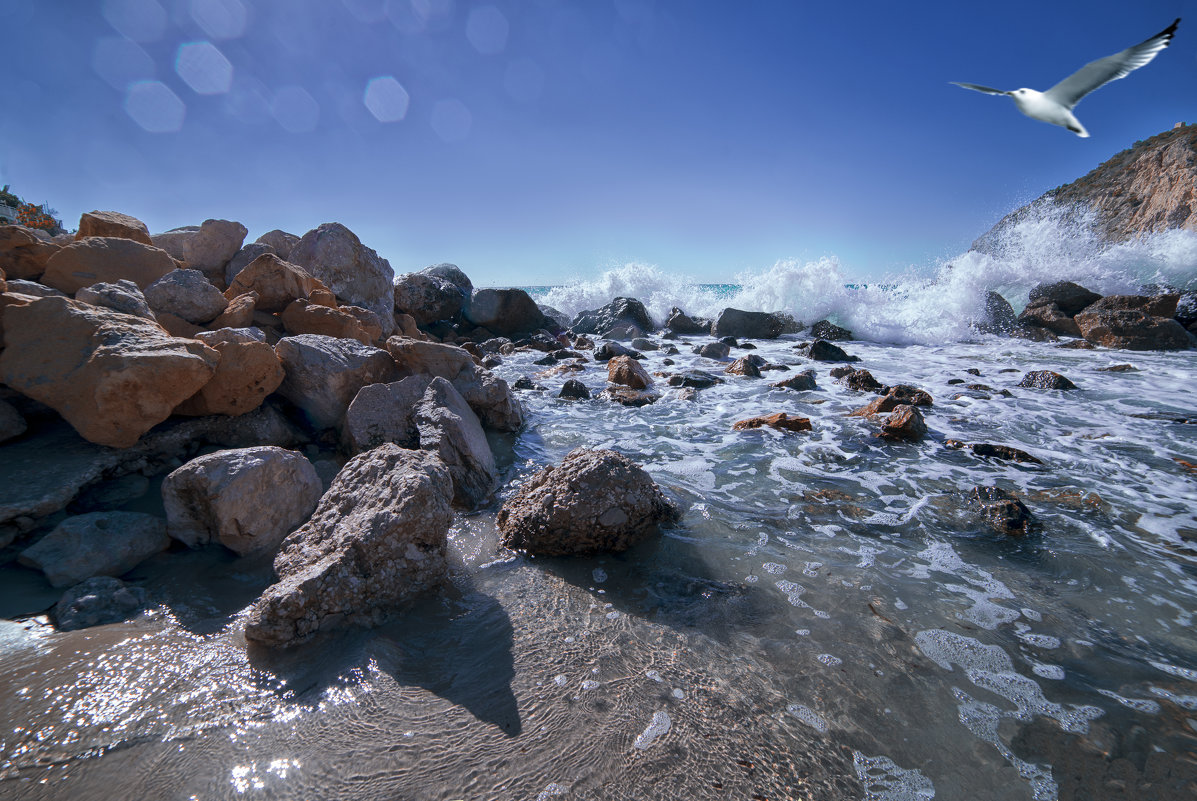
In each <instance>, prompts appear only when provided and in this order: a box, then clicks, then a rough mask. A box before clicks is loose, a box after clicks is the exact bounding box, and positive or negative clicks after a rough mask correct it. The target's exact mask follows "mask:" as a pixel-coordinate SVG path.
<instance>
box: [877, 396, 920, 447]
mask: <svg viewBox="0 0 1197 801" xmlns="http://www.w3.org/2000/svg"><path fill="white" fill-rule="evenodd" d="M925 436H927V423H926V421H925V420H923V415H922V413H920V412H919V410H918V407H915V406H909V405H906V404H902V405H900V406H897V407H895V408H894V411H893V413H892V414H890V416H889V417H888V418H887V419H886V420H885V422H884V423H882V424H881V438H882V439H889V440H902V441H904V442H918V441H919V440H921V439H922V438H923V437H925Z"/></svg>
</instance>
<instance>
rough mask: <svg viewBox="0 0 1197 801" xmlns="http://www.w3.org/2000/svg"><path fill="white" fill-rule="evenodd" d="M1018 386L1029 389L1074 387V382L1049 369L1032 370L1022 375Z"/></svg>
mask: <svg viewBox="0 0 1197 801" xmlns="http://www.w3.org/2000/svg"><path fill="white" fill-rule="evenodd" d="M1018 386H1020V387H1027V388H1029V389H1076V384H1074V383H1072V382H1071V381H1069V380H1068V379H1067V378H1065V377H1064V376H1062V375H1060V374H1059V373H1056V372H1053V371H1051V370H1034V371H1032V372H1029V373H1027V374H1026V375H1024V376H1023V377H1022V381H1019V382H1018Z"/></svg>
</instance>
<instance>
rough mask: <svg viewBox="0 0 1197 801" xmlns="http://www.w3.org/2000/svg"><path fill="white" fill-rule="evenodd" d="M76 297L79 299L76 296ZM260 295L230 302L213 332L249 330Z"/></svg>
mask: <svg viewBox="0 0 1197 801" xmlns="http://www.w3.org/2000/svg"><path fill="white" fill-rule="evenodd" d="M76 297H78V296H77V295H76ZM257 302H258V293H257V292H246V293H245V294H243V295H237V296H236V297H234V298H232V299H231V300H229V305H228V306H226V307H225V310H224V311H222V312H221V313H220V316H218V317H217V318H216V319H215V320H213V321H212V322H211V323H209V324H208V328H209V329H211V330H212V331H219V330H220V329H222V328H249V327H250V326H252V325H253V322H254V312H255V311H256V310H257V305H256V304H257Z"/></svg>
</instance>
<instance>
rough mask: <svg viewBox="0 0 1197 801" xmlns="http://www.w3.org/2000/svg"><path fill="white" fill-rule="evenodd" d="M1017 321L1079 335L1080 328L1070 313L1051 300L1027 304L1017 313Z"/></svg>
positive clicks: (1070, 335) (1061, 332) (1060, 332)
mask: <svg viewBox="0 0 1197 801" xmlns="http://www.w3.org/2000/svg"><path fill="white" fill-rule="evenodd" d="M1018 322H1020V323H1022V324H1023V325H1037V326H1039V327H1040V328H1046V329H1047V330H1048V331H1051V332H1053V333H1056V334H1063V335H1064V336H1069V337H1079V336H1080V335H1081V329H1080V328H1078V327H1077V324H1076V321H1075V320H1073V319H1072V315H1069V314H1065V313H1064V312H1063V311H1062V310H1061V309H1060V307H1059V305H1058V304H1056V302H1055V301H1051V300H1039V301H1037V302H1035V303H1030V304H1028V305H1027V307H1026V308H1025V309H1023V310H1022V314H1020V315H1018Z"/></svg>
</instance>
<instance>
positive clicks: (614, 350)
mask: <svg viewBox="0 0 1197 801" xmlns="http://www.w3.org/2000/svg"><path fill="white" fill-rule="evenodd" d="M616 356H630V357H632V358H633V359H643V358H644V354H642V353H641V352H640V351H638V350H632V349H631V348H625V347H624V346H623V345H620V344H619V343H618V342H604V343H603V344H602V345H599V346H598V348H596V349H595V351H594V360H595V361H596V362H605V361H610V360H611V359H614V358H615V357H616Z"/></svg>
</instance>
